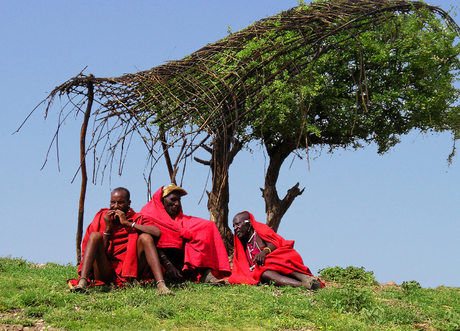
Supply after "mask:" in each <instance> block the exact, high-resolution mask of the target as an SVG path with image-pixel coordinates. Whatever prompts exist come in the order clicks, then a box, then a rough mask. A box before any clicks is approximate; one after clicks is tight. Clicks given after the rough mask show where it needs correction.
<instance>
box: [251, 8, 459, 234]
mask: <svg viewBox="0 0 460 331" xmlns="http://www.w3.org/2000/svg"><path fill="white" fill-rule="evenodd" d="M456 36H457V32H456V31H455V30H453V29H448V28H447V26H446V25H445V24H444V23H443V22H442V21H441V20H440V19H439V18H437V17H436V16H435V15H434V14H433V13H431V12H429V11H427V10H420V11H418V12H417V13H411V14H401V15H397V16H391V17H390V16H389V17H388V21H387V22H385V23H384V24H380V25H376V26H372V27H371V28H369V29H366V30H364V31H362V27H360V28H359V29H356V30H352V29H348V30H347V31H343V32H341V33H338V34H335V35H333V36H331V37H329V38H326V39H324V40H323V41H322V43H321V46H320V47H319V48H318V52H317V54H315V55H314V57H313V58H312V61H311V64H310V65H308V66H306V67H304V68H303V70H295V66H293V67H294V70H292V71H288V70H287V69H286V70H284V71H282V72H280V73H279V75H278V77H277V79H276V80H275V81H274V83H273V84H272V86H269V87H266V88H264V89H262V93H264V94H265V99H264V102H263V103H262V104H261V105H260V107H259V108H258V109H257V111H253V112H251V113H250V114H249V116H248V122H247V123H248V126H249V129H248V128H246V132H247V131H250V136H251V137H252V138H253V139H261V141H262V143H263V144H264V146H265V148H266V150H267V154H268V156H269V158H270V161H269V166H268V169H267V173H266V176H265V187H264V189H262V192H263V197H264V199H265V202H266V212H267V224H269V226H271V227H272V228H273V229H275V230H277V229H278V226H279V224H280V221H281V218H282V216H283V215H284V213H285V212H286V211H287V209H288V208H289V206H290V205H291V203H292V202H293V201H294V199H295V198H296V197H297V196H298V195H300V194H302V192H303V190H300V189H299V183H297V184H296V185H294V186H293V187H292V188H291V189H290V190H289V191H288V193H287V194H286V196H285V197H284V198H283V199H280V198H279V197H278V193H277V190H276V182H277V179H278V175H279V171H280V168H281V166H282V164H283V162H284V160H285V159H286V158H287V157H288V156H289V155H290V154H291V153H292V152H295V151H297V150H299V149H303V150H308V149H310V148H314V147H319V148H322V147H323V146H327V148H329V150H330V151H332V150H333V149H334V148H337V147H343V148H347V147H352V148H358V147H364V146H365V145H367V144H369V143H376V144H377V145H378V153H385V152H386V151H388V149H389V148H390V147H392V146H394V145H395V144H397V143H398V142H399V137H400V136H401V135H403V134H407V133H408V132H409V131H411V130H413V129H417V130H420V131H422V132H427V131H429V130H434V131H445V130H449V131H452V132H453V134H454V138H455V139H457V138H458V135H459V130H458V129H459V126H458V119H459V106H458V105H457V106H455V105H454V104H455V102H456V101H457V100H458V98H459V95H460V93H459V89H458V88H456V87H455V85H454V83H455V81H456V80H457V77H458V75H459V70H460V59H459V54H460V46H459V45H458V44H457V45H455V38H456ZM297 37H298V35H296V34H292V35H291V36H290V38H297ZM304 51H305V50H304V49H303V48H300V49H299V50H298V51H296V52H293V53H290V54H289V57H291V58H292V59H294V60H293V62H297V59H298V58H301V59H302V52H304ZM277 61H278V59H277V60H275V61H274V62H275V63H272V64H271V66H272V67H275V66H282V65H283V63H285V62H286V61H285V60H284V61H282V60H281V61H280V63H276V62H277ZM297 68H302V66H301V65H299V66H298V67H297ZM249 102H250V101H249Z"/></svg>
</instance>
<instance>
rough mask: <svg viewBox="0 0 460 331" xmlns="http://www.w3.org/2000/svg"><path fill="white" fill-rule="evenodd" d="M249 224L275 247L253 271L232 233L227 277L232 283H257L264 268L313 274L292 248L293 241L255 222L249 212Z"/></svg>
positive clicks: (280, 271)
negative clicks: (232, 247) (230, 260)
mask: <svg viewBox="0 0 460 331" xmlns="http://www.w3.org/2000/svg"><path fill="white" fill-rule="evenodd" d="M248 214H249V216H250V221H251V225H252V227H253V228H254V230H255V231H256V232H257V234H258V235H259V237H260V238H262V240H264V241H265V242H267V243H272V244H273V245H275V246H276V249H275V250H274V251H273V252H272V253H270V254H268V255H267V257H266V259H265V264H264V265H263V266H257V265H256V266H255V268H254V271H252V272H251V271H250V270H249V261H248V258H247V257H246V253H245V251H244V248H243V245H242V244H241V241H240V240H239V239H238V237H237V236H236V235H233V242H234V244H235V251H234V253H233V271H232V275H231V276H230V278H229V282H230V283H234V284H257V283H259V282H260V277H261V275H262V273H263V272H264V271H265V270H273V271H277V272H279V273H280V274H283V275H288V274H290V273H292V272H293V271H298V272H301V273H304V274H307V275H310V276H313V275H312V273H311V272H310V269H308V268H307V267H306V266H305V265H304V264H303V261H302V257H301V256H300V255H299V253H297V251H296V250H294V241H293V240H285V239H284V238H283V237H281V236H280V235H279V234H277V233H276V232H275V231H273V230H272V229H271V228H270V227H269V226H268V225H266V224H262V223H259V222H257V221H256V220H255V219H254V216H253V215H252V214H251V213H248Z"/></svg>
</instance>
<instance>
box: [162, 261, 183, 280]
mask: <svg viewBox="0 0 460 331" xmlns="http://www.w3.org/2000/svg"><path fill="white" fill-rule="evenodd" d="M165 269H166V272H165V278H166V279H170V280H175V281H182V280H183V279H184V277H182V275H181V273H180V271H179V270H177V269H176V267H175V266H173V264H172V263H169V264H168V265H167V266H166V267H165Z"/></svg>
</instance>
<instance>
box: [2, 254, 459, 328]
mask: <svg viewBox="0 0 460 331" xmlns="http://www.w3.org/2000/svg"><path fill="white" fill-rule="evenodd" d="M76 270H77V268H76V267H75V266H71V265H67V266H62V265H57V264H52V263H48V264H46V265H43V266H37V265H35V264H33V263H29V262H27V261H24V260H22V259H12V258H8V257H7V258H0V329H2V324H8V325H14V324H16V325H17V324H20V325H23V326H34V325H35V324H36V323H37V322H38V321H44V323H45V325H46V326H48V327H49V328H48V329H50V330H203V329H205V330H302V331H307V330H456V329H460V289H459V288H447V287H438V288H436V289H423V288H421V287H419V286H417V284H418V283H417V282H415V281H410V282H405V283H404V286H386V287H381V286H379V285H376V283H375V279H374V278H373V274H372V273H371V272H365V271H364V268H354V267H349V268H346V269H343V270H342V271H340V270H339V269H337V267H336V268H326V269H323V270H321V276H322V277H323V278H324V279H326V280H333V282H332V281H328V286H327V287H326V288H325V289H322V290H320V291H317V292H312V291H308V290H303V289H300V288H289V287H285V288H277V287H274V286H268V285H267V286H245V285H232V286H226V287H214V286H209V285H204V284H194V283H184V284H182V285H180V286H177V287H173V288H172V290H173V291H174V293H175V294H176V295H175V296H166V297H159V296H157V295H156V289H155V286H154V285H146V286H139V285H132V286H128V287H126V288H123V289H113V288H110V287H100V288H94V289H91V290H90V291H89V293H88V294H76V293H69V292H68V290H67V285H66V280H67V279H68V278H74V277H75V276H76Z"/></svg>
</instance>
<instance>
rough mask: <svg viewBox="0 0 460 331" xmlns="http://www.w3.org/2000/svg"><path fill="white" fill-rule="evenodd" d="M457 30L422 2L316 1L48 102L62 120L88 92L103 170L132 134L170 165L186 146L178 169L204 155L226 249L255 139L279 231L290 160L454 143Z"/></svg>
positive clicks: (75, 83)
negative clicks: (414, 133)
mask: <svg viewBox="0 0 460 331" xmlns="http://www.w3.org/2000/svg"><path fill="white" fill-rule="evenodd" d="M435 15H439V16H440V17H441V18H440V19H438V18H436V16H435ZM459 31H460V29H459V28H458V26H457V25H456V24H455V22H454V21H453V20H452V19H451V18H450V16H449V15H448V14H447V13H445V12H444V11H442V10H441V9H439V8H437V7H434V6H431V5H428V4H425V3H423V2H419V1H413V2H411V1H405V0H399V1H398V0H397V1H388V0H369V1H359V2H357V1H355V0H340V1H317V2H314V3H312V4H311V5H308V6H299V7H295V8H292V9H290V10H288V11H286V12H282V13H280V14H279V15H275V16H273V17H269V18H266V19H263V20H261V21H259V22H256V23H254V24H253V25H251V26H249V27H248V28H246V29H243V30H241V31H238V32H236V33H232V34H230V35H229V36H228V37H226V38H223V39H222V40H219V41H217V42H215V43H213V44H209V45H206V46H205V47H203V48H202V49H200V50H198V51H196V52H194V53H192V54H190V55H189V56H187V57H185V58H184V59H182V60H178V61H171V62H168V63H166V64H164V65H161V66H158V67H155V68H152V69H150V70H147V71H143V72H139V73H136V74H128V75H124V76H122V77H118V78H95V77H91V76H85V75H83V74H80V75H78V76H77V77H74V78H72V79H71V80H69V81H68V82H65V83H64V84H62V85H60V86H58V87H56V88H55V89H54V90H53V91H52V92H51V94H50V96H49V99H48V101H47V110H48V108H49V107H50V105H51V103H52V101H53V99H54V97H55V96H57V95H59V96H63V95H65V96H67V97H68V98H69V99H70V100H71V101H72V103H71V104H72V105H74V108H73V109H71V110H70V111H69V112H68V113H65V111H64V108H63V109H62V110H61V114H62V117H63V118H66V117H67V116H68V114H70V113H71V112H73V111H75V112H77V113H78V112H80V111H81V107H82V105H83V104H84V103H85V102H86V101H87V100H88V99H89V95H90V94H89V93H86V92H85V91H86V89H88V86H92V89H94V95H95V101H97V104H99V107H98V108H97V109H96V110H94V111H93V112H92V113H91V115H92V117H93V119H94V121H95V123H97V124H96V125H95V128H94V129H93V132H92V140H91V142H90V144H89V146H88V147H87V151H89V150H91V149H96V147H97V146H102V153H107V155H108V156H107V158H106V160H107V162H106V163H105V165H101V168H102V170H104V169H105V168H106V167H107V164H109V163H110V162H112V161H113V155H114V154H115V152H116V151H117V150H120V153H121V154H122V155H123V154H124V153H126V148H127V147H126V146H129V139H131V137H132V134H133V133H136V132H137V133H139V134H140V136H141V137H142V139H143V141H144V142H145V144H146V146H147V148H148V151H149V154H150V156H151V157H152V158H154V151H155V150H157V151H158V146H159V145H161V146H162V147H160V148H159V150H161V151H162V152H161V155H164V153H165V152H166V150H167V148H171V147H173V146H176V145H177V144H180V145H181V146H182V147H181V153H180V155H179V160H185V159H186V158H187V157H192V156H193V153H194V151H195V150H196V149H197V148H199V147H203V148H205V149H206V150H208V151H209V152H210V153H211V157H210V160H209V161H204V160H202V163H204V164H206V165H209V166H211V170H212V172H213V177H212V180H213V185H212V191H211V192H210V193H209V201H208V209H209V210H210V213H211V218H212V219H213V221H215V222H216V224H217V226H218V228H219V229H220V231H221V234H222V235H223V237H224V240H226V241H227V244H228V246H230V245H231V243H230V242H229V233H230V232H229V228H228V219H227V218H228V209H226V208H228V207H227V206H226V205H227V203H228V185H229V182H228V169H229V167H230V165H231V163H232V161H233V159H234V157H235V155H236V154H237V153H238V152H239V151H240V150H241V149H242V148H243V146H245V144H246V143H248V142H249V141H252V140H260V141H261V142H262V143H263V144H264V146H265V147H266V149H267V153H268V155H269V157H270V165H269V168H268V171H267V175H266V180H265V188H264V189H263V195H264V198H265V201H266V207H267V213H268V217H269V219H268V223H269V224H270V225H271V226H272V227H273V228H275V229H276V228H277V227H278V226H279V222H280V220H281V217H282V215H283V214H284V213H285V211H286V210H287V208H289V205H290V204H291V203H292V201H294V199H295V197H296V196H298V195H299V194H301V193H302V190H300V189H299V188H298V185H296V186H294V187H293V188H292V189H291V190H290V193H288V194H287V196H286V197H285V198H284V199H282V200H281V199H279V198H278V194H277V191H276V181H277V176H278V173H279V169H280V167H281V165H282V164H283V162H284V160H285V159H286V157H287V156H288V155H290V154H291V153H292V152H297V153H301V151H302V150H305V151H307V153H308V152H309V150H310V149H311V148H313V147H318V148H319V147H322V146H328V148H330V150H333V149H334V148H337V147H360V146H361V145H363V144H367V143H371V142H376V143H377V144H378V146H379V152H385V151H386V150H387V149H388V148H389V147H391V146H392V145H394V144H396V143H397V141H398V135H400V134H405V133H407V132H409V131H410V130H412V129H420V130H422V131H427V130H438V131H442V130H450V131H452V132H453V133H454V137H455V138H458V123H459V120H458V118H459V116H458V112H459V109H458V106H452V105H453V103H454V101H455V100H456V99H457V98H458V90H457V89H455V87H454V86H453V85H452V83H453V81H454V79H455V77H456V76H457V75H458V70H459V53H460V51H459V46H458V45H454V38H455V35H456V34H459ZM433 82H434V83H433ZM76 97H81V98H82V99H81V100H80V101H78V102H75V101H74V100H73V99H74V98H76ZM166 137H168V139H169V140H170V141H169V142H166ZM165 146H166V147H165ZM155 148H157V149H155ZM165 148H166V149H165ZM182 151H185V152H184V153H182ZM85 156H86V155H85ZM101 159H102V158H101V157H98V159H97V160H98V162H99V163H100V162H101V161H100V160H101ZM120 159H123V158H120ZM157 160H158V159H155V162H157ZM84 161H85V159H84V158H83V160H82V164H83V163H84ZM99 163H98V164H99ZM176 164H177V162H176ZM82 169H83V168H82ZM170 173H171V174H174V169H173V171H171V172H170ZM174 176H175V175H174Z"/></svg>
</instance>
